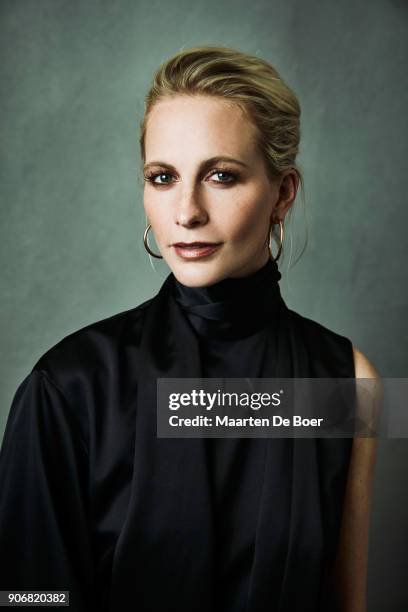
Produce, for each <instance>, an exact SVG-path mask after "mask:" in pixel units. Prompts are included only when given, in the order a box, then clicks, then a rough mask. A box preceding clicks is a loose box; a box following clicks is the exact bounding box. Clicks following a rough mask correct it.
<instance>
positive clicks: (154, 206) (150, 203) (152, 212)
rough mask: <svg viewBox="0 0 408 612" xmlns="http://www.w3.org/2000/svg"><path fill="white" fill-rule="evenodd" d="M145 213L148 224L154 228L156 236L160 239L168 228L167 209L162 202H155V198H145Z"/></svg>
mask: <svg viewBox="0 0 408 612" xmlns="http://www.w3.org/2000/svg"><path fill="white" fill-rule="evenodd" d="M143 205H144V211H145V214H146V217H147V220H148V223H151V225H152V226H153V228H154V232H155V235H156V236H157V237H160V236H161V234H162V233H163V231H164V230H165V228H166V227H168V219H167V218H166V208H165V207H164V206H163V204H161V205H160V202H157V201H155V198H154V197H149V196H145V197H144V200H143Z"/></svg>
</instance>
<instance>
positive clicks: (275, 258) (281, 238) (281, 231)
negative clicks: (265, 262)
mask: <svg viewBox="0 0 408 612" xmlns="http://www.w3.org/2000/svg"><path fill="white" fill-rule="evenodd" d="M272 229H273V224H272V225H271V229H270V232H269V245H268V246H269V253H270V255H271V259H273V260H274V261H275V262H276V261H278V259H279V257H280V256H281V253H282V247H283V236H284V233H283V223H282V221H279V248H278V253H277V255H276V257H274V256H273V253H272V248H271V241H272V236H273V233H272Z"/></svg>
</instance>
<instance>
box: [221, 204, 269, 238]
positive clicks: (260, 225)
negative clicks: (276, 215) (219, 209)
mask: <svg viewBox="0 0 408 612" xmlns="http://www.w3.org/2000/svg"><path fill="white" fill-rule="evenodd" d="M268 216H269V213H268V209H267V206H266V204H265V200H264V199H262V200H258V201H257V202H256V203H254V202H253V201H251V203H250V204H248V203H247V202H242V203H240V204H239V205H238V206H237V207H236V208H235V210H234V211H233V212H231V214H230V215H229V216H228V217H227V218H226V219H225V227H226V228H227V227H228V228H229V231H228V233H229V234H230V236H231V239H233V240H234V241H237V242H241V241H247V240H253V241H258V240H259V238H260V237H263V236H264V234H265V232H266V231H267V230H266V229H265V228H267V227H268Z"/></svg>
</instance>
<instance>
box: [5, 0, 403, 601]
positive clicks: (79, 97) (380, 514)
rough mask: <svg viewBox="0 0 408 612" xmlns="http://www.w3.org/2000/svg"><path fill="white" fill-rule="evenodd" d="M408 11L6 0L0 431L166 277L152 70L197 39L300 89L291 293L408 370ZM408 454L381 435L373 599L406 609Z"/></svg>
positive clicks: (290, 4)
mask: <svg viewBox="0 0 408 612" xmlns="http://www.w3.org/2000/svg"><path fill="white" fill-rule="evenodd" d="M407 7H408V5H407V3H406V2H404V1H403V0H398V1H397V0H394V1H391V0H388V1H386V0H383V1H380V0H372V1H370V2H368V1H367V2H361V1H356V0H354V1H352V0H343V1H342V2H336V1H328V2H317V1H315V0H312V1H308V2H301V1H300V0H268V1H266V0H265V1H262V0H253V1H252V2H244V1H235V2H234V1H229V0H224V1H223V2H222V3H219V2H215V1H214V0H205V1H203V0H198V1H196V2H194V3H191V2H190V1H187V0H174V1H173V2H172V3H169V2H154V1H153V2H152V1H151V0H150V2H147V1H144V0H143V1H134V0H132V1H131V0H123V1H114V0H105V1H103V0H100V1H95V0H92V1H91V0H87V1H63V0H36V1H34V0H33V1H29V0H17V1H16V0H1V2H0V29H1V37H0V57H1V63H0V71H1V75H0V76H1V88H2V93H1V107H0V113H1V125H0V127H1V138H0V147H1V161H2V163H1V180H0V190H1V191H0V193H1V209H0V210H1V219H0V220H1V223H0V232H1V239H0V249H1V264H2V265H1V270H2V274H1V307H2V312H1V348H2V350H1V405H0V406H1V410H0V427H1V429H0V437H1V435H2V433H3V431H4V426H5V423H6V418H7V414H8V411H9V408H10V404H11V400H12V397H13V394H14V392H15V390H16V388H17V386H18V384H19V383H20V382H21V380H22V379H23V378H24V376H25V375H26V374H27V373H28V372H29V371H30V369H31V367H32V365H33V364H34V362H35V361H36V360H37V359H38V358H39V357H40V355H41V354H42V353H43V352H44V351H46V350H47V349H48V348H49V347H50V346H52V345H53V344H55V343H56V342H57V341H58V340H60V339H61V338H62V337H64V336H65V335H67V334H68V333H70V332H72V331H74V330H76V329H78V328H80V327H82V326H84V325H86V324H88V323H91V322H93V321H96V320H99V319H102V318H105V317H108V316H110V315H112V314H115V313H117V312H119V311H121V310H126V309H128V308H132V307H133V306H135V305H137V304H139V303H141V302H142V301H144V300H146V299H148V298H149V297H151V296H152V295H153V294H154V293H155V292H156V291H157V290H158V289H159V287H160V285H161V283H162V282H163V279H164V278H165V276H166V275H167V274H168V272H169V270H168V268H167V267H166V265H165V264H163V263H162V262H159V261H158V260H155V261H154V268H152V266H151V263H150V261H149V258H148V256H147V253H146V252H145V251H144V248H143V244H142V236H143V230H144V228H145V216H144V212H143V207H142V181H141V180H140V174H139V164H140V159H139V150H138V135H139V134H138V125H139V121H140V119H141V116H142V109H143V98H144V95H145V93H146V90H147V88H148V85H149V82H150V79H151V77H152V73H153V71H154V69H155V68H156V67H157V66H158V64H159V63H160V62H162V61H163V60H164V59H166V58H167V57H168V56H169V55H170V54H173V53H175V52H177V51H178V50H180V49H181V48H182V47H189V46H193V45H197V44H223V45H229V46H235V47H237V48H239V49H242V50H244V51H248V52H251V53H256V54H259V55H261V56H262V57H264V58H266V59H267V60H269V61H270V62H271V63H272V64H273V65H274V66H275V67H276V68H277V69H278V71H279V72H280V73H281V74H282V76H283V78H284V79H285V80H286V81H287V82H288V84H289V85H290V86H291V87H293V89H294V90H295V92H296V93H297V94H298V96H299V99H300V102H301V106H302V144H301V153H300V157H299V162H300V165H301V168H302V170H303V173H304V177H305V184H306V213H307V218H308V219H309V226H310V228H309V229H310V237H309V244H308V248H307V250H306V252H305V253H304V255H303V257H302V258H301V260H300V261H299V262H298V263H297V264H296V266H295V267H294V268H292V269H290V270H288V264H289V261H288V259H286V265H284V266H283V268H282V273H283V278H282V281H281V289H282V293H283V296H284V298H285V299H286V302H287V303H288V305H289V307H291V308H293V309H294V310H297V311H298V312H300V313H301V314H304V315H305V316H308V317H310V318H313V319H316V320H318V321H319V322H320V323H322V324H324V325H326V326H328V327H330V328H331V329H333V330H335V331H337V332H339V333H341V334H343V335H346V336H348V337H349V338H350V339H351V340H352V341H353V343H354V344H355V345H356V346H358V347H359V348H360V349H361V350H362V351H363V352H365V354H366V355H367V356H368V357H369V359H370V360H371V361H372V362H373V363H374V364H375V365H376V367H377V368H378V370H379V371H380V373H381V374H382V375H383V376H391V377H406V376H407V342H406V340H407V338H408V302H407V283H406V271H405V269H406V262H407V260H408V248H407V239H406V232H407V229H406V228H407V221H408V207H407V201H406V200H407V199H406V195H405V191H406V186H405V176H406V175H405V171H406V170H405V167H406V154H407V151H406V149H407V146H406V142H407V121H406V109H407V91H408V89H407V79H406V75H405V72H406V58H407V55H406V47H407V42H406V41H407V14H408V11H407ZM301 204H302V202H301V198H300V196H299V197H298V199H297V201H296V203H295V206H296V209H297V210H296V212H295V215H294V218H293V225H292V234H293V240H294V242H295V246H296V244H299V245H300V246H301V244H302V240H303V236H304V226H305V217H304V215H303V211H302V205H301ZM153 246H154V244H153ZM299 248H300V247H299ZM406 465H407V444H406V440H382V441H381V444H380V449H379V455H378V460H377V472H376V475H377V477H376V481H375V492H374V499H373V513H372V519H371V524H372V531H371V544H370V566H369V604H370V605H369V610H370V611H372V612H377V611H378V612H380V611H381V612H382V611H383V610H385V609H386V610H387V611H389V612H391V610H395V611H397V610H398V611H400V610H402V609H408V608H407V602H408V595H407V587H406V582H405V579H404V574H405V572H406V569H405V568H406V564H407V553H406V547H404V546H403V544H402V543H403V541H404V537H405V542H406V540H407V526H406V516H407V495H406V486H405V488H403V484H404V485H406V481H407V469H406V467H405V466H406ZM391 476H392V478H393V479H394V480H393V481H392V479H391Z"/></svg>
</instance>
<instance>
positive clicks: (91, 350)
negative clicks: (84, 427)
mask: <svg viewBox="0 0 408 612" xmlns="http://www.w3.org/2000/svg"><path fill="white" fill-rule="evenodd" d="M150 302H151V299H149V300H147V301H145V302H143V303H142V304H139V305H138V306H136V307H134V308H131V309H129V310H125V311H122V312H119V313H116V314H114V315H112V316H110V317H106V318H104V319H101V320H98V321H95V322H92V323H90V324H88V325H86V326H84V327H81V328H79V329H77V330H75V331H74V332H72V333H70V334H68V335H66V336H64V337H63V338H61V339H60V340H59V341H58V342H56V343H55V344H54V345H52V346H51V347H50V348H49V349H48V350H47V351H46V352H45V353H43V354H42V355H41V356H40V358H39V359H38V360H37V362H36V363H35V364H34V366H33V368H32V372H42V373H43V374H45V375H46V376H48V377H49V378H50V379H52V380H54V382H55V383H56V384H57V385H58V384H59V385H60V386H61V387H62V386H64V385H65V383H67V382H68V381H69V380H72V379H77V378H84V377H86V375H89V376H95V374H99V373H102V372H103V373H104V374H105V375H107V374H108V373H109V372H112V371H114V370H115V368H116V367H117V364H118V363H119V361H120V359H121V355H122V354H123V353H124V352H126V351H132V350H133V351H136V350H137V347H138V345H139V341H140V336H141V329H142V322H143V316H144V313H145V311H146V308H147V306H148V305H149V304H150Z"/></svg>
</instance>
